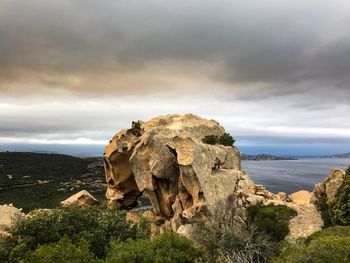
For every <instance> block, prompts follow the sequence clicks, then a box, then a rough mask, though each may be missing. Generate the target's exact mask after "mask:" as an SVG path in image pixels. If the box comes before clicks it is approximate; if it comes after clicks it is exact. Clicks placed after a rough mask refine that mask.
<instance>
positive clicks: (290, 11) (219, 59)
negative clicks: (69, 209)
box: [0, 0, 350, 156]
mask: <svg viewBox="0 0 350 263" xmlns="http://www.w3.org/2000/svg"><path fill="white" fill-rule="evenodd" d="M173 113H178V114H182V113H193V114H196V115H199V116H201V117H204V118H208V119H215V120H217V121H218V122H219V123H220V124H221V125H223V126H224V127H225V128H226V130H227V131H228V132H229V133H230V134H231V135H233V137H235V138H236V140H237V142H236V144H237V146H238V147H239V148H240V149H241V151H242V152H245V153H251V154H257V153H272V154H279V155H298V156H300V155H328V154H335V153H341V152H350V114H349V113H350V2H349V1H348V0H344V1H340V0H333V1H315V0H308V1H305V0H293V1H289V0H286V1H279V0H264V1H236V0H215V1H213V0H212V1H209V0H187V1H164V0H148V1H135V0H125V1H124V0H113V1H112V0H109V1H107V0H101V1H95V0H74V1H72V0H71V1H69V0H60V1H46V0H26V1H23V0H0V150H3V151H5V150H18V151H21V150H26V151H34V150H36V151H57V152H65V153H71V154H92V153H102V152H103V148H104V146H105V145H106V144H107V143H108V141H109V140H110V138H111V137H112V136H113V135H114V133H115V132H116V131H118V130H119V129H121V128H124V127H130V123H131V121H132V120H144V121H146V120H148V119H150V118H152V117H155V116H158V115H163V114H173Z"/></svg>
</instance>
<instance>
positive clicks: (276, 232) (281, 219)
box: [247, 203, 297, 241]
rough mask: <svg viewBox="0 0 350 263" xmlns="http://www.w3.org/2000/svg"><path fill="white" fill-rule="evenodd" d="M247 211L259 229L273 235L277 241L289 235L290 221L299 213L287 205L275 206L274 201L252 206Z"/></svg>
mask: <svg viewBox="0 0 350 263" xmlns="http://www.w3.org/2000/svg"><path fill="white" fill-rule="evenodd" d="M247 212H248V216H249V218H250V220H251V221H253V222H254V223H255V224H256V225H257V227H258V229H259V230H260V231H263V232H265V233H267V234H269V235H271V237H272V238H273V239H274V240H275V241H281V240H283V239H284V238H285V237H286V235H288V233H289V226H288V221H289V220H290V219H291V218H292V217H294V216H296V214H297V213H296V212H295V211H294V210H293V209H291V208H289V207H287V206H285V205H277V206H275V205H274V204H273V203H271V204H268V205H266V206H264V205H262V204H256V205H253V206H250V207H248V209H247Z"/></svg>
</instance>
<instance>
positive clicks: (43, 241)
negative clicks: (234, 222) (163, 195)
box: [0, 207, 205, 263]
mask: <svg viewBox="0 0 350 263" xmlns="http://www.w3.org/2000/svg"><path fill="white" fill-rule="evenodd" d="M107 254H108V257H107V259H106V255H107ZM105 261H107V262H130V263H132V262H135V263H136V262H138V263H143V262H168V263H172V262H174V263H175V262H184V263H185V262H186V263H191V262H204V261H205V255H204V252H203V251H202V250H201V249H199V248H198V247H196V246H195V245H194V244H193V242H192V241H190V240H188V239H186V238H184V237H180V236H178V235H176V234H173V233H165V234H163V235H160V236H157V237H156V238H154V239H151V238H150V225H149V223H148V221H147V220H146V219H144V218H142V219H141V220H140V223H139V224H138V225H134V226H133V225H131V224H130V223H129V222H127V221H126V219H125V212H122V211H119V210H115V209H111V208H106V207H91V208H86V209H80V208H77V207H69V208H59V209H53V210H42V211H37V212H36V213H35V214H33V215H32V216H31V217H28V218H27V219H25V220H23V221H21V222H18V223H17V224H16V225H15V226H14V227H13V228H12V229H11V236H10V237H5V238H0V262H4V263H5V262H27V263H63V262H73V263H74V262H76V263H78V262H82V263H92V262H100V263H101V262H105Z"/></svg>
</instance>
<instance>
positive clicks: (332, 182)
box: [311, 169, 345, 203]
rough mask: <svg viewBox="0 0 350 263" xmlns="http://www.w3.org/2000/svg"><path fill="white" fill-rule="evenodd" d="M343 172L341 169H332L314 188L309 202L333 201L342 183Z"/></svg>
mask: <svg viewBox="0 0 350 263" xmlns="http://www.w3.org/2000/svg"><path fill="white" fill-rule="evenodd" d="M344 177H345V171H344V170H341V169H334V170H332V171H331V173H330V174H329V175H328V177H327V178H326V179H325V180H324V181H323V182H322V183H318V184H316V185H315V187H314V191H313V192H312V195H311V202H312V203H318V202H328V201H332V200H334V198H335V196H336V194H337V192H338V188H339V187H340V186H341V184H342V183H343V181H344Z"/></svg>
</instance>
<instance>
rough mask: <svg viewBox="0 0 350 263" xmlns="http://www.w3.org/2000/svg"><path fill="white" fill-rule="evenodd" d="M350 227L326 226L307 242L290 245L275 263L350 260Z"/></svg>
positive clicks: (341, 262)
mask: <svg viewBox="0 0 350 263" xmlns="http://www.w3.org/2000/svg"><path fill="white" fill-rule="evenodd" d="M349 233H350V228H349V227H331V228H326V229H324V230H322V231H320V232H317V233H315V234H313V235H312V236H310V237H309V238H308V239H307V241H306V243H305V244H302V245H289V246H288V247H287V248H286V249H285V250H284V251H283V252H282V253H281V254H280V255H279V256H278V257H276V258H274V259H273V260H272V261H271V262H273V263H282V262H283V263H284V262H289V263H309V262H311V263H312V262H320V263H322V262H324V263H328V262H337V263H338V262H339V263H346V262H350V236H349Z"/></svg>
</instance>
